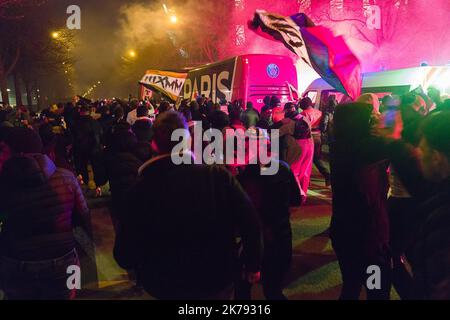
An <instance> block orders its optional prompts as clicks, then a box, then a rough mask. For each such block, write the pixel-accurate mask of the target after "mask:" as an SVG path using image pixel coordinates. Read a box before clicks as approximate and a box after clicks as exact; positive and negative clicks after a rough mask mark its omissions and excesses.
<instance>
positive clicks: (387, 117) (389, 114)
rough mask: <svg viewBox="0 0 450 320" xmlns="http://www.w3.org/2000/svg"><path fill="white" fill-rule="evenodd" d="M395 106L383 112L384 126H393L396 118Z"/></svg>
mask: <svg viewBox="0 0 450 320" xmlns="http://www.w3.org/2000/svg"><path fill="white" fill-rule="evenodd" d="M398 112H399V111H398V110H397V108H392V109H391V108H390V109H388V110H386V111H385V112H384V114H383V124H384V127H385V128H393V127H394V126H395V120H396V118H397V113H398Z"/></svg>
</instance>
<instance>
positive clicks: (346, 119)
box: [333, 102, 373, 146]
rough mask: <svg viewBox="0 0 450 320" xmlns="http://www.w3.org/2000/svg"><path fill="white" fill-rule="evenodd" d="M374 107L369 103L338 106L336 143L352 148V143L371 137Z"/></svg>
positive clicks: (335, 126)
mask: <svg viewBox="0 0 450 320" xmlns="http://www.w3.org/2000/svg"><path fill="white" fill-rule="evenodd" d="M372 119H373V107H372V106H371V105H369V104H367V103H359V102H355V103H349V104H343V105H338V106H337V107H336V112H335V113H334V128H333V130H334V135H335V138H336V141H339V142H340V143H341V144H348V145H350V146H351V142H352V141H358V140H360V139H361V140H362V139H364V138H367V137H369V136H370V132H371V129H372V125H373V124H372Z"/></svg>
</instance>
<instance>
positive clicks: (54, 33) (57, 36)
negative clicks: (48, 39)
mask: <svg viewBox="0 0 450 320" xmlns="http://www.w3.org/2000/svg"><path fill="white" fill-rule="evenodd" d="M52 38H53V39H58V38H59V32H56V31H55V32H52Z"/></svg>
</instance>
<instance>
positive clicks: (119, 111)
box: [113, 105, 125, 120]
mask: <svg viewBox="0 0 450 320" xmlns="http://www.w3.org/2000/svg"><path fill="white" fill-rule="evenodd" d="M113 113H114V118H115V119H116V120H120V119H123V117H124V116H125V111H124V110H123V108H122V106H120V105H117V106H116V107H115V108H114V111H113Z"/></svg>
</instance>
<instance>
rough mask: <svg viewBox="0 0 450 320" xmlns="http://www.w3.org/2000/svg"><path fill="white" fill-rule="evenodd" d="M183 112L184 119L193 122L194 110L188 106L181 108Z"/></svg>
mask: <svg viewBox="0 0 450 320" xmlns="http://www.w3.org/2000/svg"><path fill="white" fill-rule="evenodd" d="M181 114H182V115H183V117H184V119H186V122H188V123H189V122H191V121H192V112H191V110H190V109H188V108H183V109H182V110H181Z"/></svg>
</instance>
